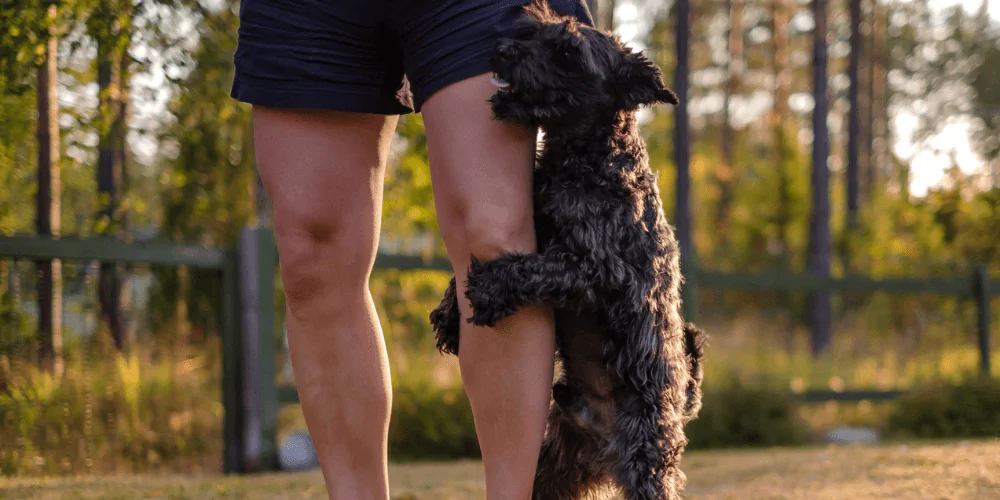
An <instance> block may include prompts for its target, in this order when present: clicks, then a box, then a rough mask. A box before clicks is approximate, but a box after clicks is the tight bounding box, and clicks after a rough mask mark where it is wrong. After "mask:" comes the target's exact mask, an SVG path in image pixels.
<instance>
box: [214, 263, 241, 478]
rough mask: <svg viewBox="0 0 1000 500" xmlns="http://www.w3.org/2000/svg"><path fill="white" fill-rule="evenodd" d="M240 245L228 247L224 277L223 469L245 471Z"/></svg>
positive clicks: (222, 274) (232, 471)
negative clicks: (238, 252) (240, 319)
mask: <svg viewBox="0 0 1000 500" xmlns="http://www.w3.org/2000/svg"><path fill="white" fill-rule="evenodd" d="M238 258H239V257H238V255H237V252H236V249H235V248H233V249H229V250H228V251H226V257H225V262H224V263H223V268H222V272H221V273H220V274H221V277H222V408H223V412H224V413H223V417H222V443H223V445H222V448H223V451H222V454H223V456H222V472H223V474H235V473H240V472H243V422H244V413H245V410H244V407H243V401H242V398H241V395H242V394H243V391H242V390H241V388H242V387H243V373H242V371H241V368H242V365H243V358H242V354H243V353H242V349H241V344H242V342H241V339H240V322H239V317H240V289H239V288H240V276H239V261H238Z"/></svg>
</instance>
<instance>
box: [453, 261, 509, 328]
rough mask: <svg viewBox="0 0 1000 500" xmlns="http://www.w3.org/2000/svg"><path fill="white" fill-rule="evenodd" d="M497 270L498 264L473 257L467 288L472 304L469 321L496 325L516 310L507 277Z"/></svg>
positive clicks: (476, 323)
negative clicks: (491, 263) (492, 264)
mask: <svg viewBox="0 0 1000 500" xmlns="http://www.w3.org/2000/svg"><path fill="white" fill-rule="evenodd" d="M495 271H497V266H491V265H490V263H489V262H480V261H477V260H475V259H473V261H472V266H471V268H470V269H469V275H468V286H466V290H465V296H466V297H468V299H469V302H470V303H471V304H472V317H471V318H469V319H468V321H469V323H472V324H475V325H479V326H488V327H494V326H496V324H497V322H498V321H500V320H502V319H504V318H506V317H507V316H509V315H511V314H512V313H513V312H514V304H513V303H512V296H511V293H510V290H509V289H508V287H507V286H506V281H505V279H506V278H505V277H504V276H501V275H500V274H498V273H497V272H495Z"/></svg>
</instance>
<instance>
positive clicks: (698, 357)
mask: <svg viewBox="0 0 1000 500" xmlns="http://www.w3.org/2000/svg"><path fill="white" fill-rule="evenodd" d="M705 337H706V335H705V332H702V331H701V330H700V329H698V327H697V326H694V324H692V323H687V324H685V325H684V354H685V356H686V357H687V361H688V369H689V370H690V371H691V378H690V380H689V381H688V385H687V391H686V394H685V395H684V396H685V402H684V420H685V421H690V420H694V418H695V417H697V416H698V411H699V410H701V381H702V379H703V378H704V376H705V367H704V366H703V363H704V359H703V358H704V357H705Z"/></svg>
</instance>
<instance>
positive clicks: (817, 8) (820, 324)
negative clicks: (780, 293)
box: [808, 0, 831, 356]
mask: <svg viewBox="0 0 1000 500" xmlns="http://www.w3.org/2000/svg"><path fill="white" fill-rule="evenodd" d="M826 5H827V4H826V0H813V3H812V8H813V16H814V19H815V22H816V27H815V30H814V32H813V98H814V100H815V107H814V109H813V120H812V122H813V150H812V164H813V168H812V176H811V184H812V211H811V216H810V224H809V252H808V256H809V271H810V273H812V275H813V276H816V277H823V278H825V277H827V276H829V275H830V170H829V168H828V163H827V161H828V158H829V156H830V136H829V131H828V129H827V115H828V113H829V102H828V98H827V42H826V35H827V13H826ZM808 303H809V304H808V308H809V309H808V310H809V322H810V332H811V334H812V335H811V346H812V353H813V355H814V356H817V355H819V354H820V353H822V352H823V351H825V350H826V349H827V347H828V346H829V344H830V329H831V328H830V321H831V314H830V294H829V293H827V292H825V291H821V292H813V293H810V295H809V301H808Z"/></svg>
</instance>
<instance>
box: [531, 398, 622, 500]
mask: <svg viewBox="0 0 1000 500" xmlns="http://www.w3.org/2000/svg"><path fill="white" fill-rule="evenodd" d="M588 451H589V452H591V453H588ZM593 451H594V447H593V446H588V442H587V439H586V438H585V437H584V436H582V435H580V433H579V432H578V430H577V429H576V428H575V427H574V426H573V424H572V423H570V422H569V421H568V419H567V417H566V416H565V415H564V414H563V412H562V410H561V409H559V408H558V407H554V408H553V409H552V412H551V413H550V414H549V427H548V430H547V431H546V434H545V441H544V442H543V443H542V450H541V453H539V456H538V469H537V470H536V472H535V483H534V486H533V488H532V499H533V500H577V499H581V498H587V494H588V493H589V492H590V491H592V490H594V489H595V488H597V487H598V486H600V485H602V484H605V483H608V481H609V479H610V478H609V477H608V476H607V475H605V474H601V473H599V472H596V471H594V470H592V467H590V466H591V465H592V464H594V463H595V460H594V459H593V458H592V457H591V456H590V455H591V454H592V452H593Z"/></svg>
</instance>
